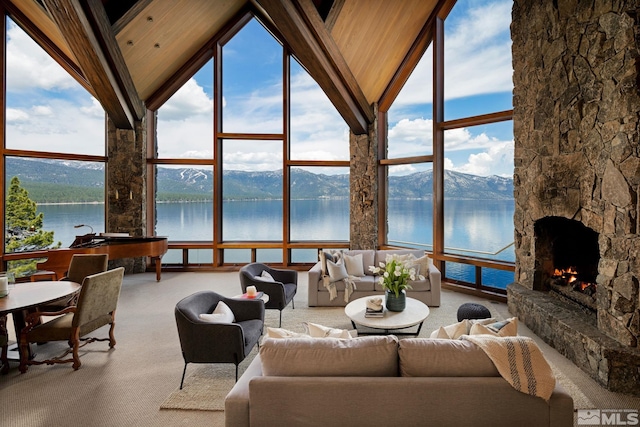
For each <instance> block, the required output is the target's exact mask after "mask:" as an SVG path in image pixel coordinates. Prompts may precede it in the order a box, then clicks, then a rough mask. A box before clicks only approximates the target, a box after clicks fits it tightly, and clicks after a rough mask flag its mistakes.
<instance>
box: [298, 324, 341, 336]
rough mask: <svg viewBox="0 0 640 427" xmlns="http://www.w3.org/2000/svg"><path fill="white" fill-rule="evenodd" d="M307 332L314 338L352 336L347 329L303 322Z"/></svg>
mask: <svg viewBox="0 0 640 427" xmlns="http://www.w3.org/2000/svg"><path fill="white" fill-rule="evenodd" d="M302 326H304V329H305V332H306V333H307V334H308V335H309V336H310V337H312V338H347V339H348V338H352V337H351V334H350V333H349V331H347V330H346V329H336V328H329V327H327V326H322V325H318V324H317V323H310V322H303V323H302Z"/></svg>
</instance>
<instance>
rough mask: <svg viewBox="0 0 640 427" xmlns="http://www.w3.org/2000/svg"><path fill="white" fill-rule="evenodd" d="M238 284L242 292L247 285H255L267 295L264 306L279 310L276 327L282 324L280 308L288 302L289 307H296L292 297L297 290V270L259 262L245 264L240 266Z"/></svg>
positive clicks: (244, 291)
mask: <svg viewBox="0 0 640 427" xmlns="http://www.w3.org/2000/svg"><path fill="white" fill-rule="evenodd" d="M264 273H268V275H266V274H264ZM240 286H241V287H242V292H243V293H246V292H247V286H255V287H256V290H258V291H261V292H264V293H265V294H267V295H268V296H269V301H268V302H267V303H266V304H265V308H266V309H276V310H279V311H280V322H279V324H278V327H281V326H282V310H284V308H285V307H286V306H287V305H288V304H289V303H290V302H291V308H292V309H295V308H296V307H295V303H294V301H293V297H294V296H295V295H296V292H297V291H298V272H297V271H295V270H282V269H276V268H271V267H269V266H267V265H265V264H261V263H259V262H254V263H251V264H246V265H244V266H242V268H240Z"/></svg>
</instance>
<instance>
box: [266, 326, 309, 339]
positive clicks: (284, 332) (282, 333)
mask: <svg viewBox="0 0 640 427" xmlns="http://www.w3.org/2000/svg"><path fill="white" fill-rule="evenodd" d="M265 337H269V338H299V337H305V338H309V335H307V334H303V333H301V332H294V331H290V330H288V329H282V328H270V327H268V326H267V334H266V335H265Z"/></svg>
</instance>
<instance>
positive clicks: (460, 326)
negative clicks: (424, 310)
mask: <svg viewBox="0 0 640 427" xmlns="http://www.w3.org/2000/svg"><path fill="white" fill-rule="evenodd" d="M468 327H469V326H468V321H467V320H466V319H465V320H463V321H462V322H458V323H454V324H453V325H449V326H444V327H443V326H440V328H438V329H437V330H435V331H433V332H432V333H431V335H430V337H431V338H442V339H450V340H457V339H458V338H460V337H461V336H462V335H467V334H468V333H469V330H468Z"/></svg>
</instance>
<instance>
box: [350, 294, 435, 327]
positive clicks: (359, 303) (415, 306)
mask: <svg viewBox="0 0 640 427" xmlns="http://www.w3.org/2000/svg"><path fill="white" fill-rule="evenodd" d="M369 298H371V297H370V296H369V297H362V298H358V299H356V300H353V301H351V302H350V303H349V304H347V306H346V307H345V308H344V313H345V314H346V315H347V317H348V318H349V319H351V324H352V325H353V327H354V329H357V325H361V326H366V327H368V328H373V329H380V330H381V331H380V332H361V331H358V335H380V334H390V333H393V334H394V335H418V334H420V330H421V329H422V324H423V323H424V320H425V319H426V318H427V316H429V307H427V305H426V304H424V303H423V302H421V301H418V300H417V299H415V298H409V297H407V306H406V308H405V309H404V311H400V312H395V311H389V310H387V309H386V308H385V313H384V317H364V312H365V308H366V304H367V300H368V299H369ZM416 325H417V326H418V330H417V331H416V332H397V330H398V329H406V328H411V327H412V326H416ZM392 331H393V332H392Z"/></svg>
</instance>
